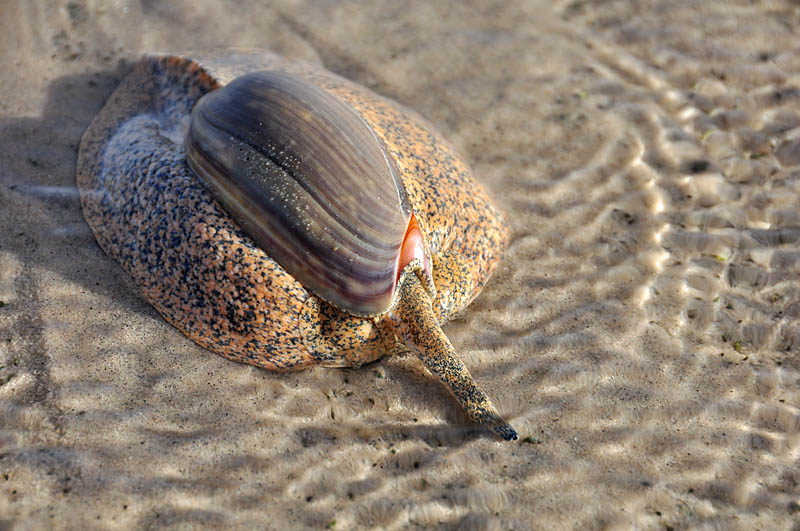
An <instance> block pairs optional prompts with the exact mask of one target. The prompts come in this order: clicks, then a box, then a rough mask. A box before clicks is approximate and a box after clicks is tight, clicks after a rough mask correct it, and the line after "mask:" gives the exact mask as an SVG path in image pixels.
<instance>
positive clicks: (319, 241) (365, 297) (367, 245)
mask: <svg viewBox="0 0 800 531" xmlns="http://www.w3.org/2000/svg"><path fill="white" fill-rule="evenodd" d="M186 158H187V161H188V162H189V165H190V166H191V167H192V169H193V170H194V171H195V173H197V175H198V176H199V177H200V178H201V179H203V181H204V182H205V184H206V185H207V186H208V188H209V190H210V191H211V193H212V195H214V197H215V198H216V199H217V200H219V201H220V203H222V204H223V205H224V206H225V208H226V210H227V211H228V212H229V213H230V214H231V215H232V216H233V218H234V219H235V220H236V221H237V222H238V223H239V225H240V226H241V227H242V228H243V229H244V230H245V232H246V233H247V234H248V235H249V236H250V237H251V238H253V240H254V241H255V242H256V243H257V244H258V245H259V246H260V247H261V248H262V249H265V250H268V252H269V255H270V256H271V257H272V258H274V259H275V260H276V261H277V262H278V263H279V264H280V265H281V266H282V267H283V268H284V269H286V271H287V272H288V273H289V274H290V275H292V276H293V277H294V278H295V279H297V280H298V281H300V283H301V284H303V285H304V286H305V287H306V288H308V289H309V290H310V291H312V292H313V293H314V294H316V295H317V296H319V297H321V298H322V299H325V300H326V301H328V302H330V303H332V304H334V305H335V306H337V307H339V308H341V309H343V310H345V311H347V312H348V313H350V314H352V315H357V316H373V315H378V314H380V313H383V312H386V311H387V310H388V309H389V308H390V306H391V304H392V299H393V295H394V291H395V284H396V282H397V278H398V277H399V273H400V270H401V269H402V267H403V266H405V265H406V264H401V263H400V254H401V252H400V251H401V247H402V244H403V242H404V240H405V236H406V232H407V231H408V228H409V222H410V221H411V210H410V207H409V205H408V199H407V198H406V194H405V189H404V188H403V184H402V182H401V180H400V175H399V171H398V170H397V168H396V167H395V164H394V160H393V159H392V158H391V157H390V156H389V155H388V154H387V153H386V150H385V148H384V146H383V143H382V142H381V141H380V139H379V138H378V137H377V136H376V135H375V133H374V132H373V130H372V129H371V128H370V127H369V126H368V125H367V123H366V122H365V121H364V119H363V118H362V117H361V116H360V115H358V113H356V112H355V111H354V110H353V109H352V107H349V106H348V105H346V104H345V103H344V102H343V101H342V100H340V99H339V98H337V97H335V96H334V95H333V94H331V93H330V92H327V91H325V90H323V89H321V88H319V87H317V86H315V85H312V84H310V83H308V82H306V81H303V80H302V79H301V78H298V77H296V76H293V75H290V74H287V73H285V72H275V71H271V72H254V73H252V74H247V75H244V76H241V77H239V78H237V79H235V80H234V81H232V82H231V83H230V84H228V85H226V86H225V87H222V88H220V89H219V90H215V91H213V92H211V93H209V94H207V95H206V96H204V97H203V98H201V99H200V101H199V102H198V103H197V105H195V107H194V109H193V110H192V119H191V125H190V127H189V132H188V134H187V135H186Z"/></svg>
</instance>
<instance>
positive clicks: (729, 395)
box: [0, 0, 800, 529]
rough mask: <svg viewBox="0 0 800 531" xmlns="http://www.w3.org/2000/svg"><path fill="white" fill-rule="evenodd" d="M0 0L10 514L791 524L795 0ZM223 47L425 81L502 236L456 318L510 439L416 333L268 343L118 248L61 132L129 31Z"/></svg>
mask: <svg viewBox="0 0 800 531" xmlns="http://www.w3.org/2000/svg"><path fill="white" fill-rule="evenodd" d="M263 4H264V3H262V2H255V1H253V2H240V3H237V4H236V5H231V4H230V3H228V2H222V1H219V2H215V1H211V0H201V1H199V2H168V3H167V2H164V3H159V2H152V1H141V2H138V1H137V2H134V1H125V0H123V1H117V2H113V3H112V2H90V1H84V0H73V1H69V2H44V1H30V2H28V1H18V2H14V1H13V0H12V1H11V2H5V3H3V5H2V6H0V29H1V30H2V31H0V50H2V51H3V52H4V53H2V54H0V66H2V72H3V76H1V77H0V190H1V192H0V301H2V302H3V303H4V305H3V306H2V307H0V528H2V527H7V526H10V527H12V528H21V529H40V528H46V527H55V528H73V529H79V528H80V529H85V528H102V529H105V528H132V527H135V528H144V527H154V528H161V527H180V528H191V527H226V528H241V529H250V528H254V527H258V528H270V529H287V528H316V529H322V528H325V527H328V528H335V529H358V528H369V527H374V528H386V529H404V528H430V527H441V528H459V529H462V528H463V529H470V528H474V529H510V528H514V529H528V528H533V529H551V528H554V527H563V528H574V527H581V528H602V527H616V528H629V527H641V528H653V529H659V528H665V527H666V528H687V527H690V528H695V527H703V526H708V527H719V528H726V529H730V528H741V529H756V528H760V529H769V528H791V527H797V526H800V505H798V504H800V486H798V483H799V482H800V468H799V467H798V464H799V463H798V460H799V459H800V359H799V358H798V350H800V326H799V325H800V289H799V288H800V208H798V196H799V195H800V109H798V103H800V54H799V53H798V51H800V37H798V35H797V32H796V29H797V28H798V26H799V25H800V6H798V5H797V3H796V2H789V1H786V2H783V1H772V2H767V1H763V2H751V1H749V0H748V1H739V2H728V1H725V2H702V1H699V0H698V1H684V2H674V1H672V2H669V1H657V0H651V1H642V2H621V1H617V2H613V1H612V2H600V1H597V2H594V1H563V2H551V1H530V2H516V3H513V4H510V5H509V4H508V3H507V2H497V3H493V4H490V3H487V2H474V4H475V5H474V6H470V5H464V3H463V2H452V3H444V2H437V3H436V6H435V7H434V6H431V5H427V4H423V3H420V4H415V5H413V6H408V5H406V4H404V3H398V2H388V1H387V2H350V3H344V4H340V3H336V2H331V3H324V2H320V3H314V2H274V3H272V5H271V6H270V7H265V6H264V5H263ZM222 46H243V47H251V48H252V47H256V48H265V49H270V50H273V51H276V52H279V53H282V54H285V55H287V56H289V57H292V58H296V59H303V60H307V61H315V62H319V63H321V64H323V65H324V66H325V67H327V68H328V69H330V70H332V71H334V72H336V73H338V74H340V75H343V76H345V77H348V78H350V79H352V80H354V81H357V82H359V83H361V84H364V85H366V86H368V87H370V88H371V89H373V90H375V91H376V92H379V93H381V94H383V95H386V96H389V97H392V98H394V99H396V100H398V101H399V102H401V103H403V104H405V105H407V106H409V107H411V108H413V109H415V110H416V111H418V112H419V113H420V114H422V115H423V116H425V117H426V118H428V119H429V120H430V121H432V122H433V123H434V124H436V126H437V127H439V128H440V129H441V130H442V131H443V132H444V133H445V135H446V136H447V137H448V138H449V139H450V140H451V141H452V142H453V143H454V144H455V145H456V146H457V147H458V148H459V149H460V150H461V151H462V153H464V155H465V156H466V158H467V159H468V160H470V161H471V162H472V164H473V167H474V170H475V173H476V174H477V176H478V177H479V178H480V179H481V181H482V182H484V183H485V184H486V186H487V187H489V188H490V189H491V190H492V192H493V194H494V195H495V197H496V198H497V199H498V202H499V203H500V204H502V205H504V207H505V208H506V209H507V210H508V212H509V214H510V215H509V219H510V222H511V224H512V230H513V242H512V244H511V247H510V248H509V250H508V253H507V257H506V259H505V261H504V262H503V264H502V265H501V266H500V268H499V270H498V272H497V273H496V275H495V276H494V277H493V279H492V280H491V281H490V283H489V285H488V286H487V288H486V290H485V291H484V293H483V294H482V295H481V296H480V297H479V298H478V299H477V300H476V302H475V303H474V305H473V306H471V307H470V309H469V310H468V311H467V312H466V313H464V315H463V316H461V317H460V318H459V319H457V320H455V321H454V322H452V323H450V324H448V325H447V327H446V332H447V333H448V335H449V336H450V338H451V339H452V341H453V343H454V344H455V345H456V348H457V349H458V351H459V352H460V353H461V355H462V356H463V359H464V360H465V362H466V364H467V365H468V366H469V367H470V369H471V370H472V373H473V375H474V376H475V377H476V378H477V379H478V380H479V382H480V383H481V385H482V386H483V387H484V389H486V390H487V392H489V394H490V395H492V396H493V397H494V399H495V402H496V404H497V405H498V407H499V409H500V410H501V412H502V413H503V414H504V415H505V416H506V417H507V418H508V419H509V420H510V421H511V422H512V423H513V424H514V426H515V427H516V428H517V430H518V431H519V432H520V434H521V436H522V437H523V439H522V440H521V441H519V442H516V443H504V442H501V441H498V440H497V439H495V438H493V437H492V436H491V434H487V433H484V432H481V431H476V430H474V429H473V428H472V426H470V424H469V422H468V421H467V420H466V419H465V417H464V416H463V414H462V413H460V412H459V411H458V410H457V408H455V406H454V403H453V401H452V399H451V398H450V397H449V396H448V395H447V393H446V391H445V390H444V389H443V388H442V387H440V386H439V385H437V384H436V383H435V382H434V381H433V379H432V378H431V376H430V375H429V374H428V373H426V372H425V371H424V370H423V369H421V367H420V366H419V364H418V363H417V362H416V361H415V360H414V359H413V358H412V357H410V356H406V357H402V356H400V357H395V358H391V359H384V360H383V361H380V362H378V363H376V364H373V365H370V366H368V367H365V368H362V369H360V370H334V369H318V370H311V371H307V372H302V373H298V374H291V375H275V374H271V373H267V372H265V371H262V370H258V369H255V368H252V367H248V366H243V365H237V364H235V363H231V362H228V361H226V360H224V359H222V358H220V357H218V356H215V355H212V354H210V353H208V352H206V351H204V350H202V349H200V348H199V347H197V346H195V345H194V344H192V343H191V342H190V341H188V340H187V339H185V338H184V337H183V336H182V335H181V334H180V333H179V332H178V331H177V330H175V329H173V328H172V327H170V326H169V325H168V324H166V323H165V322H164V321H163V320H162V319H161V318H160V317H159V316H158V314H156V312H155V311H154V310H153V309H152V308H150V307H149V306H148V305H147V304H146V303H145V302H144V301H143V300H142V299H141V297H140V296H139V295H138V294H137V291H136V287H135V286H134V285H133V284H132V283H131V281H130V280H129V279H128V278H127V277H126V275H125V274H124V273H123V272H122V270H121V269H120V267H119V266H118V265H117V264H116V263H114V262H113V261H112V260H111V259H110V258H108V257H107V256H105V255H104V254H103V252H102V251H101V250H100V249H99V247H98V246H97V244H96V243H95V241H94V239H93V237H92V234H91V232H90V230H89V228H88V226H87V225H86V224H85V222H84V221H83V217H82V214H81V210H80V204H79V200H78V193H77V190H76V188H75V183H74V178H75V177H74V171H75V158H76V150H77V145H78V142H79V140H80V136H81V134H82V132H83V130H84V129H85V127H86V126H87V125H88V123H89V121H90V120H91V119H92V117H93V116H94V114H95V113H96V112H97V111H98V110H99V108H100V107H101V105H102V104H103V102H104V101H105V98H106V97H107V96H108V94H109V93H110V92H111V91H112V90H113V88H114V87H115V86H116V84H117V83H118V82H119V80H120V79H121V77H122V76H123V75H124V74H125V72H126V71H127V69H128V68H129V66H130V63H131V61H134V60H135V59H136V58H137V57H138V56H140V55H141V54H142V53H145V52H148V51H165V50H175V49H178V50H183V49H191V48H206V49H207V48H214V47H222Z"/></svg>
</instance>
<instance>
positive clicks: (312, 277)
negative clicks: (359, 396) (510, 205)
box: [77, 51, 517, 440]
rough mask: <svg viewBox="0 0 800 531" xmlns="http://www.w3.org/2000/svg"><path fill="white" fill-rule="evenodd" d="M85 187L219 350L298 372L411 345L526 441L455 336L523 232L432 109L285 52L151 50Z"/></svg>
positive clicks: (121, 249) (101, 232)
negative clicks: (454, 326)
mask: <svg viewBox="0 0 800 531" xmlns="http://www.w3.org/2000/svg"><path fill="white" fill-rule="evenodd" d="M77 183H78V188H79V189H80V192H81V202H82V206H83V211H84V216H85V218H86V220H87V222H88V224H89V226H90V227H91V228H92V230H93V231H94V234H95V236H96V238H97V241H98V243H99V244H100V246H101V247H102V248H103V250H104V251H105V252H106V253H108V254H109V255H110V256H112V257H114V258H115V259H116V260H117V261H118V262H119V263H120V264H121V265H122V267H123V268H124V269H125V270H126V271H127V272H128V273H129V274H130V275H131V276H132V277H133V279H134V280H135V282H136V284H137V285H138V287H139V288H140V290H141V292H142V294H143V295H144V297H145V298H146V299H147V300H148V302H150V303H151V304H152V305H153V306H154V307H155V308H156V309H157V310H158V311H159V313H161V315H162V316H163V317H164V318H165V319H166V320H167V321H168V322H170V323H171V324H173V325H174V326H175V327H177V328H178V329H179V330H181V331H182V332H183V333H184V334H186V335H187V336H188V337H189V338H190V339H192V340H193V341H195V342H196V343H198V344H199V345H201V346H203V347H205V348H207V349H209V350H211V351H213V352H216V353H218V354H220V355H222V356H225V357H227V358H230V359H232V360H235V361H239V362H244V363H250V364H253V365H256V366H259V367H263V368H266V369H270V370H275V371H289V370H298V369H302V368H304V367H308V366H312V365H323V366H330V367H357V366H360V365H362V364H364V363H366V362H370V361H373V360H375V359H378V358H379V357H381V356H382V355H384V354H386V353H388V352H390V351H392V350H393V349H395V348H396V347H397V345H398V343H399V344H404V345H405V346H406V347H407V348H408V349H410V350H411V351H413V352H414V353H416V354H417V356H418V357H419V358H420V359H421V360H422V362H423V363H424V364H425V366H426V367H427V368H428V369H429V370H430V371H431V372H432V373H433V374H434V375H436V376H437V377H439V379H440V380H441V381H442V382H443V383H444V384H445V385H446V386H447V387H448V388H449V389H450V390H451V391H452V393H453V395H454V396H455V398H456V399H457V400H458V402H459V403H460V404H461V406H462V407H463V408H464V409H465V411H466V412H467V414H468V415H469V416H470V417H471V418H472V419H473V420H474V421H476V422H478V423H480V424H483V425H485V426H488V427H489V428H491V429H492V430H494V431H495V432H496V433H497V434H498V435H500V437H502V438H503V439H506V440H513V439H516V438H517V434H516V432H515V431H514V429H513V428H512V427H511V426H510V425H509V424H508V423H507V422H506V421H505V420H503V419H502V418H501V417H500V415H499V414H498V412H497V411H496V409H495V408H494V406H493V405H492V404H491V402H490V400H489V398H488V397H487V396H486V394H485V393H484V392H483V391H482V390H480V389H479V387H478V386H477V384H476V383H475V381H474V380H473V379H472V377H471V376H470V374H469V371H468V370H467V368H466V367H465V366H464V364H463V363H462V362H461V361H460V360H459V359H458V357H457V356H456V353H455V350H454V348H453V346H452V345H451V343H450V341H449V340H448V339H447V336H445V334H444V333H443V332H442V330H441V328H440V324H442V323H444V322H445V321H446V320H447V319H448V318H449V317H450V316H451V315H453V314H454V313H455V312H458V311H459V310H461V309H463V308H465V307H466V306H467V305H468V304H469V303H470V302H471V301H472V299H474V298H475V297H476V296H477V295H478V293H479V292H480V290H481V288H482V287H483V285H484V284H485V283H486V281H487V279H488V278H489V275H490V274H491V272H492V270H493V269H494V267H495V266H496V265H497V263H498V261H499V259H500V254H501V253H502V251H503V249H504V247H505V245H506V243H507V240H508V230H507V228H506V226H505V224H504V220H503V215H502V213H501V212H500V211H499V210H498V208H497V207H496V206H495V205H494V204H493V203H492V201H491V199H490V198H489V196H488V194H487V193H486V191H485V190H484V188H483V187H482V186H481V185H480V184H478V183H477V182H476V181H475V180H474V179H473V177H472V175H471V173H470V170H469V168H468V167H467V165H466V164H465V163H464V161H463V160H462V159H461V158H459V157H458V156H457V155H456V154H455V153H454V151H453V150H452V148H450V147H449V146H448V145H447V144H446V143H445V142H444V141H443V140H442V139H441V138H440V137H439V136H438V135H437V134H436V133H435V132H434V131H433V129H432V128H431V126H430V125H428V124H427V123H426V122H424V120H422V119H421V118H420V117H418V116H417V115H415V114H414V113H412V112H410V111H408V110H406V109H403V108H401V107H400V106H398V105H397V104H395V103H393V102H391V101H389V100H387V99H385V98H382V97H380V96H378V95H376V94H374V93H372V92H371V91H369V90H367V89H366V88H364V87H361V86H358V85H356V84H354V83H352V82H349V81H347V80H345V79H343V78H340V77H338V76H336V75H334V74H332V73H330V72H327V71H325V70H324V69H322V68H320V67H315V66H310V65H306V64H302V63H296V62H291V61H287V60H285V59H282V58H279V57H277V56H274V55H272V54H269V53H265V52H243V51H235V52H226V53H225V54H217V55H205V56H199V55H192V56H191V57H189V56H177V55H153V56H147V57H145V58H144V59H142V60H141V61H139V62H138V63H137V64H136V65H135V66H134V68H133V70H132V72H131V73H130V74H129V75H128V76H126V77H125V78H124V79H123V81H122V82H121V84H120V86H119V87H118V88H117V89H116V90H115V92H114V93H113V94H112V95H111V97H110V98H109V100H108V102H106V104H105V106H104V107H103V109H102V110H101V111H100V113H99V114H98V115H97V117H96V118H95V119H94V120H93V121H92V123H91V125H90V126H89V128H88V129H87V131H86V133H85V134H84V136H83V139H82V141H81V145H80V151H79V155H78V169H77Z"/></svg>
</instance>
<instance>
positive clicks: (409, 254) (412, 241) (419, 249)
mask: <svg viewBox="0 0 800 531" xmlns="http://www.w3.org/2000/svg"><path fill="white" fill-rule="evenodd" d="M415 259H419V260H420V261H422V265H423V267H424V268H425V274H426V275H428V276H430V274H431V267H430V263H429V261H428V255H427V254H426V253H425V244H424V241H423V239H422V231H421V230H420V228H419V223H417V218H416V216H414V214H413V213H412V214H411V218H410V219H409V220H408V228H406V234H405V236H404V237H403V245H402V246H401V247H400V254H399V255H398V256H397V275H396V277H395V283H397V282H398V281H399V280H400V274H401V273H402V272H403V268H404V267H406V266H407V265H408V264H409V263H411V261H413V260H415Z"/></svg>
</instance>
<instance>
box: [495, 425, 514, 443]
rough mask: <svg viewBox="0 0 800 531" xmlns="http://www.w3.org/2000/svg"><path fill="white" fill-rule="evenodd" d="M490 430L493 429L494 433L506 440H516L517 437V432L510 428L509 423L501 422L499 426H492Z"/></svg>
mask: <svg viewBox="0 0 800 531" xmlns="http://www.w3.org/2000/svg"><path fill="white" fill-rule="evenodd" d="M492 430H494V432H495V433H496V434H498V435H499V436H500V437H502V438H503V439H504V440H506V441H516V440H517V439H519V436H518V435H517V432H516V431H514V428H512V427H511V425H510V424H502V425H500V426H494V427H493V428H492Z"/></svg>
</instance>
